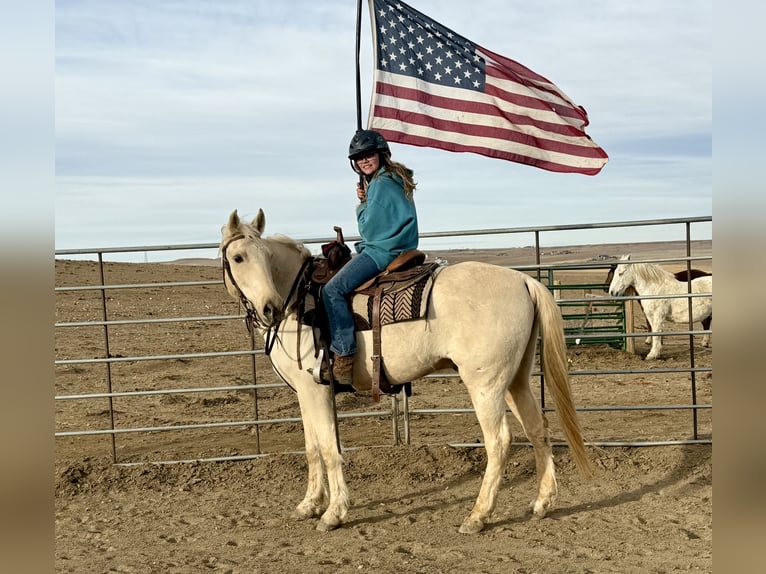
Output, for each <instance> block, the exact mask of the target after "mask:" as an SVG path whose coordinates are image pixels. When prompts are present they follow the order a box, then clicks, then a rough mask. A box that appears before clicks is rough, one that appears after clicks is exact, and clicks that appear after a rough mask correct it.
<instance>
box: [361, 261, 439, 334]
mask: <svg viewBox="0 0 766 574" xmlns="http://www.w3.org/2000/svg"><path fill="white" fill-rule="evenodd" d="M434 277H435V274H432V273H429V274H427V275H424V276H423V277H421V278H420V279H418V280H417V281H415V282H413V283H410V284H408V285H405V286H404V287H400V286H399V285H398V284H397V283H392V284H390V285H387V286H386V287H384V291H383V296H382V297H381V302H380V324H381V325H388V324H390V323H398V322H399V321H409V320H411V319H420V318H422V317H425V316H426V312H427V311H428V301H429V296H430V294H431V289H432V288H433V284H434ZM373 300H374V297H373V296H372V295H367V294H364V293H356V294H354V297H353V298H352V299H351V309H352V311H353V312H354V315H356V319H357V321H356V323H357V325H356V327H357V330H360V331H366V330H369V329H371V325H372V305H373Z"/></svg>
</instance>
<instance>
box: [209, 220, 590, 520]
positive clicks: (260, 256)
mask: <svg viewBox="0 0 766 574" xmlns="http://www.w3.org/2000/svg"><path fill="white" fill-rule="evenodd" d="M264 226H265V218H264V214H263V211H262V210H259V211H258V215H257V216H256V217H255V219H253V221H252V223H249V224H248V223H244V222H242V221H240V219H239V216H238V215H237V212H236V211H234V212H233V213H232V214H231V216H230V217H229V221H228V223H227V224H226V225H224V226H223V228H222V230H221V232H222V235H223V237H222V240H221V257H222V263H223V266H224V270H225V273H224V282H225V284H226V288H227V290H228V292H229V294H230V295H232V296H233V297H235V298H240V300H241V301H242V302H243V304H244V305H245V306H246V308H247V310H248V315H249V316H251V317H253V323H254V324H255V326H256V328H257V329H259V330H260V331H261V333H262V334H263V335H264V337H265V339H266V351H267V352H269V356H270V358H271V362H272V364H273V366H274V369H275V370H276V371H277V373H278V374H279V375H280V376H281V377H282V378H283V379H284V380H285V381H286V382H287V383H288V384H289V385H290V386H291V387H292V388H293V389H294V390H295V391H296V393H297V395H298V402H299V404H300V409H301V416H302V418H303V429H304V438H305V445H306V458H307V461H308V487H307V490H306V495H305V497H304V498H303V500H302V501H301V502H300V504H298V506H297V507H296V509H295V511H294V513H293V516H294V517H295V518H297V519H308V518H313V517H320V518H319V523H318V524H317V529H318V530H332V529H334V528H337V527H338V526H340V524H341V523H342V522H343V521H344V519H345V518H346V514H347V512H348V508H349V494H348V488H347V486H346V481H345V478H344V475H343V468H342V463H343V460H342V456H341V453H340V452H339V445H338V441H337V439H336V428H335V425H336V419H335V416H334V412H333V396H332V392H333V391H332V389H331V386H330V385H321V384H317V383H316V382H314V379H313V377H312V375H311V374H310V373H309V372H307V370H306V366H307V365H313V363H314V357H315V354H314V352H315V349H314V338H313V334H312V329H311V327H309V326H307V325H301V324H299V323H298V320H297V318H296V313H295V312H294V309H295V303H296V301H295V300H294V298H295V294H296V292H297V291H298V290H296V289H295V285H297V284H298V283H299V282H300V281H301V276H302V275H303V274H304V273H305V271H306V265H307V264H309V263H310V260H312V259H313V258H312V256H311V254H310V252H309V251H308V249H306V248H305V247H304V246H303V245H302V244H300V243H298V242H296V241H294V240H293V239H290V238H288V237H285V236H270V237H263V230H264ZM538 331H539V332H540V333H541V334H542V341H543V346H542V369H543V375H544V377H545V382H546V383H547V384H548V386H549V388H550V389H551V391H552V394H553V398H554V401H555V403H556V408H557V411H558V414H559V417H560V420H561V425H562V428H563V430H564V434H565V437H566V439H567V442H568V443H569V446H570V450H571V453H572V457H573V459H574V461H575V463H576V464H577V466H578V468H579V469H580V471H581V473H582V474H583V476H585V477H587V476H589V475H590V470H591V469H590V463H589V461H588V457H587V455H586V451H585V446H584V442H583V437H582V432H581V429H580V425H579V422H578V420H577V413H576V411H575V407H574V404H573V402H572V397H571V392H570V386H569V379H568V375H567V360H566V346H565V343H564V332H563V322H562V319H561V314H560V312H559V310H558V307H557V306H556V303H555V301H554V299H553V297H552V295H551V293H550V292H549V291H548V289H546V287H545V286H544V285H542V284H541V283H539V282H538V281H535V280H534V279H532V278H531V277H529V276H527V275H525V274H523V273H520V272H518V271H513V270H510V269H505V268H502V267H497V266H494V265H487V264H483V263H469V262H466V263H460V264H457V265H452V266H448V267H444V268H443V269H442V270H441V271H440V272H439V274H438V275H437V277H436V279H435V282H434V286H433V289H432V291H431V301H430V307H429V310H428V313H427V316H426V317H425V318H424V319H419V320H414V321H405V322H400V323H394V324H390V325H385V326H384V327H383V329H382V332H381V337H382V351H383V352H382V354H383V358H384V361H385V362H384V371H385V374H386V376H387V377H388V380H389V381H390V382H391V384H401V383H405V382H408V381H413V380H415V379H417V378H419V377H422V376H423V375H426V374H428V373H430V372H433V371H435V370H438V369H443V368H448V367H454V368H456V369H457V371H458V373H459V375H460V377H461V379H462V380H463V383H464V384H465V388H466V389H467V390H468V393H469V395H470V397H471V400H472V402H473V406H474V408H475V411H476V416H477V418H478V420H479V423H480V425H481V429H482V433H483V436H484V444H485V448H486V451H487V467H486V472H485V474H484V478H483V480H482V484H481V489H480V491H479V495H478V498H477V499H476V503H475V504H474V507H473V509H472V510H471V512H470V514H469V515H468V517H467V518H466V519H465V520H464V521H463V523H462V525H461V527H460V531H461V532H464V533H475V532H479V531H480V530H482V529H483V528H484V525H485V522H486V521H487V519H488V518H489V517H490V515H491V513H492V511H493V510H494V508H495V503H496V497H497V492H498V487H499V485H500V481H501V478H502V475H503V470H504V468H505V464H506V460H507V456H508V452H509V449H510V446H511V441H512V437H511V430H510V425H509V422H508V419H507V416H506V410H505V408H506V405H507V406H508V407H509V408H510V409H511V412H512V413H513V414H514V415H515V416H516V418H517V419H518V420H519V421H520V422H521V425H522V427H523V429H524V432H525V433H526V435H527V437H528V438H529V440H530V442H531V443H532V446H533V447H534V454H535V466H536V471H537V477H538V493H537V498H536V499H535V500H534V501H533V502H532V508H531V510H532V512H533V514H534V515H535V516H537V517H542V516H544V515H545V514H546V512H547V511H548V510H549V509H550V508H552V506H553V504H554V502H555V499H556V494H557V484H556V475H555V468H554V464H553V455H552V450H551V443H550V438H549V432H548V422H547V420H546V418H545V416H544V414H543V413H542V412H541V409H540V406H539V404H538V403H537V401H536V400H535V397H534V396H533V394H532V392H531V389H530V385H529V380H530V373H531V370H532V367H533V363H534V360H535V347H536V343H537V336H538ZM299 341H300V342H299ZM371 347H372V337H371V335H370V332H369V331H365V332H359V333H357V353H356V359H355V364H354V386H355V387H356V389H357V390H366V389H369V388H370V385H371V369H372V361H371V358H370V354H371V351H370V349H371ZM299 365H302V368H301V366H299ZM325 472H326V475H327V476H326V478H327V484H325V475H324V474H325ZM328 487H329V488H328Z"/></svg>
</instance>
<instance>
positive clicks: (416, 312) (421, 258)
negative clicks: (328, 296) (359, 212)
mask: <svg viewBox="0 0 766 574" xmlns="http://www.w3.org/2000/svg"><path fill="white" fill-rule="evenodd" d="M334 230H335V232H336V234H337V238H336V240H335V241H332V242H330V243H326V244H325V245H323V246H322V254H323V257H321V256H320V257H315V258H314V262H313V263H314V265H313V269H312V272H311V275H310V285H309V286H308V289H307V291H308V292H309V293H311V294H313V295H314V303H315V308H314V309H313V312H312V313H308V314H306V315H305V318H306V319H308V321H304V322H306V323H307V324H310V325H312V326H313V327H314V339H315V348H316V349H317V352H316V355H315V358H316V359H317V361H316V365H315V367H314V368H313V369H311V372H312V375H313V377H314V380H315V381H316V382H317V383H321V384H329V382H330V381H328V380H325V377H323V376H322V375H323V374H325V375H326V374H329V373H330V372H331V370H330V368H329V362H328V361H327V357H328V356H329V344H328V341H329V340H330V334H329V325H328V322H327V317H326V314H325V312H324V309H323V305H322V304H321V301H322V298H321V288H322V286H324V285H325V284H326V283H327V282H328V281H329V280H330V279H331V278H332V277H333V276H334V275H335V274H336V273H337V272H338V271H339V270H340V269H341V268H342V267H343V265H345V264H346V263H347V262H348V261H349V260H350V259H351V252H350V249H349V248H348V246H346V244H345V242H344V240H343V232H342V230H341V228H339V227H335V228H334ZM425 260H426V254H425V253H423V252H422V251H418V250H416V249H413V250H411V251H405V252H404V253H402V254H400V255H399V256H397V257H396V258H395V259H394V260H393V261H392V262H391V263H390V264H389V265H388V266H387V267H386V269H384V270H383V271H381V272H380V273H379V274H378V275H376V276H374V277H372V278H371V279H370V280H368V281H366V282H365V283H363V284H362V285H360V286H359V287H357V288H356V289H355V290H354V293H353V294H352V296H351V297H350V299H349V305H350V306H351V310H352V311H353V313H354V322H355V326H356V330H357V331H363V330H372V342H373V349H372V351H373V354H372V366H373V370H372V398H373V400H374V401H376V402H378V401H380V394H381V392H382V393H383V394H398V393H399V392H400V391H401V390H402V389H404V391H405V393H406V394H407V396H411V395H412V385H411V383H410V382H407V383H402V384H398V385H391V384H390V382H389V381H388V379H387V377H386V375H385V371H384V368H383V356H382V354H381V340H380V339H381V337H380V330H381V327H382V326H383V325H387V324H389V323H395V322H399V321H407V320H411V319H419V318H422V317H424V316H425V314H426V311H427V308H428V301H429V295H430V292H431V287H432V286H433V279H434V277H435V275H436V273H437V271H438V268H439V267H440V264H439V263H436V262H431V263H425ZM327 378H328V379H332V376H329V377H327ZM333 385H334V389H335V392H336V393H338V392H347V391H348V392H355V389H353V388H344V386H342V385H338V384H337V383H336V382H334V381H333Z"/></svg>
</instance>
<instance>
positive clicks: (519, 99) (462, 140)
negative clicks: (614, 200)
mask: <svg viewBox="0 0 766 574" xmlns="http://www.w3.org/2000/svg"><path fill="white" fill-rule="evenodd" d="M368 1H369V6H370V18H371V19H372V30H373V47H374V53H375V62H376V64H375V75H374V93H373V96H372V103H371V106H370V116H369V121H368V125H369V128H370V129H374V130H377V131H378V132H380V133H381V135H383V136H384V137H385V138H386V139H387V140H388V141H390V142H398V143H404V144H410V145H416V146H423V147H434V148H439V149H444V150H448V151H453V152H472V153H477V154H481V155H485V156H489V157H494V158H499V159H505V160H509V161H513V162H518V163H524V164H528V165H532V166H535V167H539V168H542V169H546V170H549V171H556V172H572V173H583V174H587V175H595V174H597V173H598V172H599V171H601V168H602V167H603V166H604V165H605V164H606V162H607V161H608V156H607V155H606V153H605V152H604V150H603V149H601V148H600V147H599V146H598V145H596V143H595V142H593V140H591V139H590V137H589V136H588V135H587V134H586V133H585V131H584V128H585V126H587V125H588V114H587V113H586V112H585V109H584V108H582V107H581V106H578V105H577V104H575V103H574V102H573V101H572V100H570V99H569V98H568V97H567V96H566V94H564V93H563V92H562V91H561V90H559V89H558V88H557V87H556V86H555V85H553V84H552V83H551V82H550V81H549V80H547V79H546V78H544V77H542V76H540V75H539V74H536V73H535V72H533V71H532V70H530V69H528V68H526V67H524V66H522V65H521V64H519V63H518V62H515V61H513V60H511V59H509V58H505V57H503V56H500V55H498V54H495V53H494V52H491V51H489V50H487V49H485V48H482V47H481V46H478V45H477V44H474V43H473V42H471V41H470V40H468V39H466V38H464V37H462V36H460V35H459V34H456V33H455V32H453V31H452V30H450V29H449V28H446V27H445V26H442V25H441V24H439V23H438V22H435V21H434V20H431V19H430V18H428V17H427V16H425V15H423V14H421V13H420V12H418V11H417V10H415V9H414V8H412V7H410V6H408V5H407V4H405V3H404V2H398V1H394V0H368Z"/></svg>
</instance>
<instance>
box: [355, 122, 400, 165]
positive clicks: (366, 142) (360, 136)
mask: <svg viewBox="0 0 766 574" xmlns="http://www.w3.org/2000/svg"><path fill="white" fill-rule="evenodd" d="M371 151H377V152H382V153H387V154H391V150H390V149H389V148H388V142H387V141H386V139H385V138H384V137H383V136H382V135H380V134H379V133H378V132H376V131H375V130H357V131H356V133H355V134H354V137H353V138H351V143H350V144H349V145H348V159H350V160H352V161H353V160H355V159H357V158H358V157H360V156H363V155H364V154H366V153H369V152H371Z"/></svg>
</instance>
